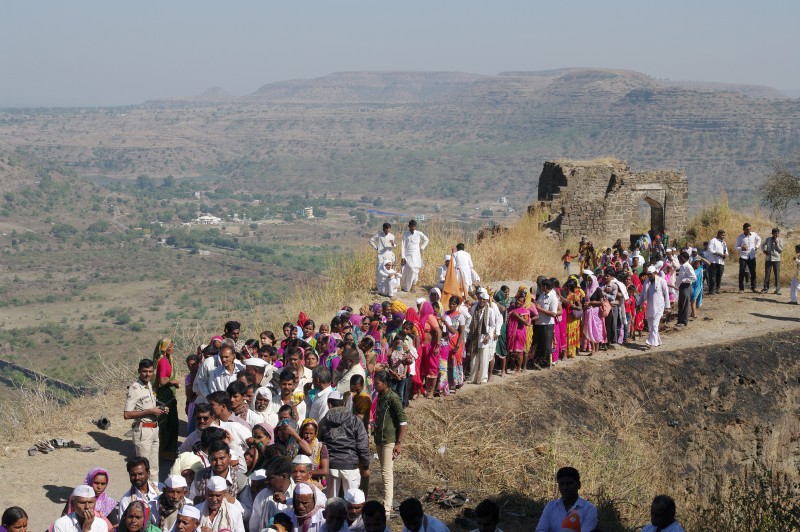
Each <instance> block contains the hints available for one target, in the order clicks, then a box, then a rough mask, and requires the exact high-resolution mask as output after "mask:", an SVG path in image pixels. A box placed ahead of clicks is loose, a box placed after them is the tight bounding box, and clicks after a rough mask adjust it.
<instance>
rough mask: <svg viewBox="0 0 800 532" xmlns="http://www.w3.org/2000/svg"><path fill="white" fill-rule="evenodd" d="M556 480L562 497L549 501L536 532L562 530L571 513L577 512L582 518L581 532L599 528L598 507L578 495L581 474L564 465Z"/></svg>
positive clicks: (589, 531)
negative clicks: (562, 525)
mask: <svg viewBox="0 0 800 532" xmlns="http://www.w3.org/2000/svg"><path fill="white" fill-rule="evenodd" d="M556 482H557V483H558V491H559V492H560V493H561V498H560V499H556V500H554V501H550V502H548V503H547V504H546V505H545V507H544V511H543V512H542V516H541V517H540V518H539V524H537V525H536V532H561V524H562V523H563V522H564V519H565V518H566V517H567V515H568V514H570V513H575V514H577V515H578V517H579V518H580V520H581V532H591V531H592V530H594V529H595V528H597V519H598V517H597V508H595V506H594V505H593V504H592V503H590V502H589V501H587V500H586V499H582V498H581V497H579V496H578V490H580V489H581V476H580V473H578V470H577V469H575V468H574V467H562V468H561V469H559V470H558V472H557V473H556Z"/></svg>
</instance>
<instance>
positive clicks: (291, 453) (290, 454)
mask: <svg viewBox="0 0 800 532" xmlns="http://www.w3.org/2000/svg"><path fill="white" fill-rule="evenodd" d="M284 425H289V426H290V427H292V428H293V429H294V430H295V432H296V431H297V423H296V422H295V421H294V420H293V419H282V420H280V421H278V424H277V425H275V431H276V432H277V430H278V429H279V428H280V427H282V426H284ZM283 445H284V446H285V447H286V457H287V458H289V459H290V460H291V459H293V458H294V457H295V456H297V453H298V452H299V451H300V444H298V443H297V442H296V441H295V439H294V437H293V436H289V439H288V440H286V443H284V444H283Z"/></svg>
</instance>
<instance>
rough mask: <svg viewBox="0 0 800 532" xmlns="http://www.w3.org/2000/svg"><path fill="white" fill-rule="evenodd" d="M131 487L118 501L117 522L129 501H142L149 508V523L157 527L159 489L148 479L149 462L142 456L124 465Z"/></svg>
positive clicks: (131, 459)
mask: <svg viewBox="0 0 800 532" xmlns="http://www.w3.org/2000/svg"><path fill="white" fill-rule="evenodd" d="M125 467H126V468H127V470H128V478H129V479H130V482H131V487H130V489H128V491H126V492H125V493H123V494H122V497H120V499H119V507H118V510H119V520H120V522H121V521H122V514H124V513H125V509H126V508H127V507H128V505H129V504H130V503H131V501H143V502H145V503H147V505H148V506H150V521H151V522H152V523H153V524H154V525H158V497H159V496H160V495H161V489H160V488H159V486H158V484H156V483H155V482H153V481H152V480H149V479H150V461H149V460H147V458H144V457H142V456H135V457H133V458H130V459H129V460H128V462H127V464H126V465H125Z"/></svg>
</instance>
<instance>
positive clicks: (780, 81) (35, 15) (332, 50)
mask: <svg viewBox="0 0 800 532" xmlns="http://www.w3.org/2000/svg"><path fill="white" fill-rule="evenodd" d="M799 20H800V2H798V1H796V0H781V1H775V0H762V1H760V2H754V1H747V2H746V1H744V0H738V1H737V0H733V1H731V0H727V1H717V0H713V1H712V0H708V1H705V0H688V1H685V0H673V1H670V2H649V1H642V0H636V1H633V0H632V1H614V0H606V1H602V2H600V1H596V0H595V1H558V0H550V1H547V2H545V1H535V0H527V1H522V0H520V1H506V2H504V1H499V0H496V1H494V2H490V1H487V0H484V1H471V0H458V1H455V0H454V1H436V0H426V1H415V0H404V1H391V2H389V1H378V0H373V1H337V0H327V1H299V0H258V1H255V0H253V1H243V0H239V1H228V2H222V1H219V0H217V1H213V2H212V1H205V0H191V1H183V0H168V1H158V2H157V1H137V2H133V1H127V2H126V1H119V0H74V1H63V0H59V1H55V0H51V1H45V0H42V1H37V0H0V50H2V51H0V106H3V107H8V106H14V107H16V106H59V105H118V104H135V103H140V102H143V101H145V100H147V99H151V98H161V97H168V96H191V95H196V94H200V93H202V92H203V91H204V90H206V89H207V88H209V87H213V86H219V87H222V88H224V89H225V90H227V91H228V92H230V93H232V94H234V95H244V94H248V93H251V92H253V91H255V90H256V89H258V88H259V87H260V86H261V85H263V84H265V83H269V82H273V81H281V80H286V79H293V78H311V77H318V76H323V75H325V74H328V73H331V72H338V71H347V70H426V71H430V70H441V71H462V72H474V73H479V74H495V73H498V72H502V71H507V70H543V69H549V68H561V67H576V66H593V67H606V68H624V69H631V70H638V71H640V72H644V73H646V74H649V75H652V76H654V77H657V78H668V79H673V80H703V81H724V82H736V83H751V84H761V85H770V86H773V87H776V88H779V89H790V90H796V89H800V61H798V59H800V32H798V31H797V22H798V21H799Z"/></svg>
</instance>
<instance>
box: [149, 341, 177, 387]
mask: <svg viewBox="0 0 800 532" xmlns="http://www.w3.org/2000/svg"><path fill="white" fill-rule="evenodd" d="M170 345H172V340H170V339H169V338H162V339H161V340H159V341H158V343H157V344H156V347H155V349H153V365H154V366H155V368H156V371H154V372H153V390H154V391H157V390H158V388H159V386H158V361H159V360H161V358H163V357H167V361H168V362H169V365H170V367H171V368H172V373H175V364H174V363H173V361H172V357H171V356H167V349H168V348H169V346H170ZM170 378H172V375H170Z"/></svg>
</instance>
